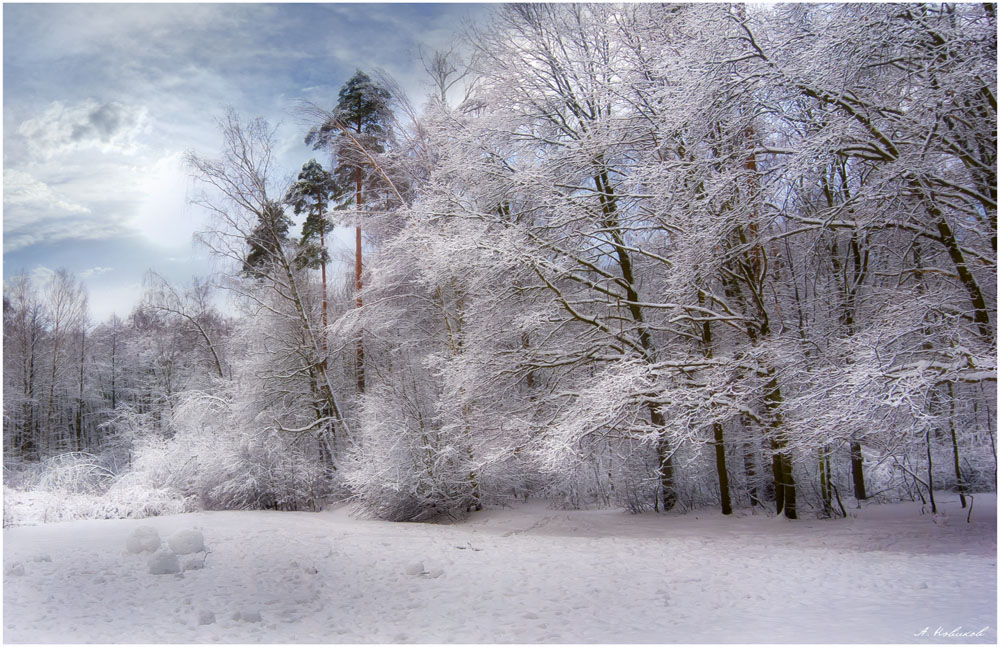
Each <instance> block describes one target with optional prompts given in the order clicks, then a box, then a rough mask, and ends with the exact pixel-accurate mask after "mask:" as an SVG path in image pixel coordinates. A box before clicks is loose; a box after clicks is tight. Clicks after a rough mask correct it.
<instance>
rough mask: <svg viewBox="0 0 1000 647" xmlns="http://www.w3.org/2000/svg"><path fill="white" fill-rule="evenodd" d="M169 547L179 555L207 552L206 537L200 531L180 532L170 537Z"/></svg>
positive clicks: (187, 530) (188, 530)
mask: <svg viewBox="0 0 1000 647" xmlns="http://www.w3.org/2000/svg"><path fill="white" fill-rule="evenodd" d="M167 545H168V546H170V550H172V551H174V552H175V553H177V554H178V555H188V554H190V553H200V552H202V551H204V550H205V537H204V535H202V534H201V531H200V530H194V529H186V530H178V531H177V532H175V533H174V534H172V535H170V538H169V539H168V540H167Z"/></svg>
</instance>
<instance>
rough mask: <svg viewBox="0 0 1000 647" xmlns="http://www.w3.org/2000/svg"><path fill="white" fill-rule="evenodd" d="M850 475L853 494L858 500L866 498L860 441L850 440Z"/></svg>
mask: <svg viewBox="0 0 1000 647" xmlns="http://www.w3.org/2000/svg"><path fill="white" fill-rule="evenodd" d="M851 477H852V478H853V479H854V496H855V498H856V499H857V500H858V501H864V500H865V499H867V498H868V493H867V492H866V491H865V473H864V456H863V455H862V453H861V443H859V442H857V441H853V440H852V441H851Z"/></svg>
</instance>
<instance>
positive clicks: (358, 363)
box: [354, 129, 365, 393]
mask: <svg viewBox="0 0 1000 647" xmlns="http://www.w3.org/2000/svg"><path fill="white" fill-rule="evenodd" d="M359 132H360V129H359ZM354 179H355V194H354V197H355V200H356V201H357V206H358V215H357V218H358V221H357V225H356V226H355V228H354V289H355V291H356V295H357V296H356V301H355V305H356V306H357V307H358V308H359V309H360V308H361V305H362V303H361V167H360V166H359V167H358V168H357V170H356V171H355V172H354ZM354 370H355V373H356V375H357V384H358V393H364V392H365V348H364V339H363V337H362V335H361V333H359V334H358V340H357V343H356V346H355V357H354Z"/></svg>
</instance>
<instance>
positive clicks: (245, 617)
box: [233, 611, 261, 622]
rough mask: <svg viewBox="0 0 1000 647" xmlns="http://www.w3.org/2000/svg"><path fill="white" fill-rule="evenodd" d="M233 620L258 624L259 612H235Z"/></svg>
mask: <svg viewBox="0 0 1000 647" xmlns="http://www.w3.org/2000/svg"><path fill="white" fill-rule="evenodd" d="M233 620H237V621H242V622H260V620H261V618H260V611H237V612H235V613H234V614H233Z"/></svg>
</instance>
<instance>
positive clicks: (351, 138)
mask: <svg viewBox="0 0 1000 647" xmlns="http://www.w3.org/2000/svg"><path fill="white" fill-rule="evenodd" d="M390 98H391V97H390V94H389V91H388V90H386V89H385V88H384V87H382V86H381V85H379V84H378V83H376V82H375V81H373V80H372V79H371V77H369V76H368V75H367V74H365V73H364V72H362V71H361V70H358V71H357V72H355V73H354V76H352V77H351V78H350V79H349V80H348V81H347V83H345V84H344V86H343V87H342V88H341V89H340V93H339V94H338V101H337V106H336V107H335V108H334V110H333V114H332V116H331V118H329V119H327V120H325V121H324V122H323V123H322V124H320V125H319V126H316V127H314V128H312V129H310V130H309V132H308V133H307V134H306V143H307V144H312V146H313V148H316V149H319V148H329V149H332V150H333V154H334V159H335V160H336V164H335V166H334V170H333V175H334V178H335V179H336V181H337V182H338V183H339V184H340V185H342V186H350V185H352V184H353V186H354V200H353V202H354V204H355V206H356V208H357V221H356V223H355V250H354V286H355V290H356V291H357V297H356V305H357V307H358V308H360V307H361V305H362V302H361V287H362V283H361V269H362V264H361V213H362V209H363V205H364V193H365V190H366V189H367V190H368V191H371V190H372V189H374V188H376V186H377V185H378V184H379V183H380V180H379V175H378V173H377V172H376V169H374V168H371V163H370V156H371V155H375V154H379V153H383V152H385V147H386V143H387V142H388V140H389V136H390V134H391V133H390V131H391V123H392V119H393V115H392V110H391V109H390V107H389V100H390ZM351 202H352V201H351V200H350V199H347V200H345V201H344V202H343V203H341V205H340V208H349V207H350V205H351ZM356 372H357V384H358V391H359V392H364V390H365V370H364V346H363V341H362V339H361V338H360V337H359V339H358V342H357V358H356Z"/></svg>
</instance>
